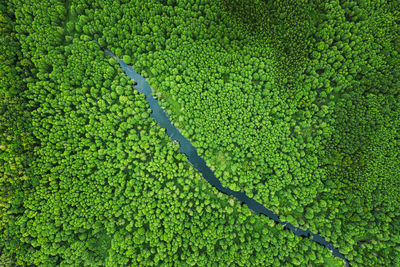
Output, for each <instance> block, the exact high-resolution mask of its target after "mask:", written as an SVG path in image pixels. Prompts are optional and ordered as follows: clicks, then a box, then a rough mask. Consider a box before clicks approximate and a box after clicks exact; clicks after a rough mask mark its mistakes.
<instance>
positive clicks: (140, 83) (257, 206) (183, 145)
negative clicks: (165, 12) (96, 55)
mask: <svg viewBox="0 0 400 267" xmlns="http://www.w3.org/2000/svg"><path fill="white" fill-rule="evenodd" d="M103 50H104V52H105V53H106V54H107V55H108V56H110V57H113V58H115V59H117V60H118V63H119V65H120V66H121V68H122V69H123V71H124V72H125V74H126V75H127V76H128V77H129V78H131V79H133V80H134V81H135V82H136V83H135V84H134V85H133V88H135V89H136V90H138V91H139V92H141V93H142V94H144V95H145V96H146V100H147V102H148V103H149V105H150V109H151V110H152V113H151V117H153V118H154V119H155V120H156V121H157V122H158V123H159V124H160V125H161V127H163V128H165V129H166V130H167V134H168V136H169V137H170V138H171V140H173V141H174V140H175V141H177V142H179V145H180V147H179V151H180V152H182V153H184V154H185V155H186V156H187V157H188V159H189V161H190V163H191V164H192V165H193V167H195V168H196V169H197V170H198V171H199V172H200V173H201V174H202V175H203V177H204V179H206V180H207V181H208V182H209V183H210V184H211V185H212V186H214V187H215V188H217V189H218V190H219V191H221V192H222V193H224V194H227V195H231V196H234V197H236V198H237V199H238V200H239V201H240V202H241V203H242V204H246V205H247V206H248V207H249V209H251V210H252V211H254V212H255V213H257V214H263V215H266V216H268V218H270V219H272V220H274V221H275V222H276V223H279V224H281V225H283V227H284V229H287V230H290V231H292V232H293V233H294V234H295V235H297V236H302V237H308V238H309V237H312V239H311V240H312V241H314V242H317V243H318V244H320V245H322V246H324V247H326V248H328V249H329V250H330V251H332V254H333V255H334V256H336V257H339V258H341V259H343V260H344V262H345V263H346V266H349V263H348V261H347V260H346V259H345V257H344V255H343V254H341V253H340V252H339V250H338V249H337V248H335V247H334V246H333V245H332V244H331V243H329V242H328V241H326V240H325V239H324V238H323V237H322V236H320V235H319V234H315V233H313V232H311V231H310V230H309V229H307V230H303V229H300V228H298V227H295V226H294V225H292V224H291V223H288V222H283V221H281V220H280V219H279V217H278V215H277V214H275V213H274V212H272V211H271V210H269V209H267V208H266V207H264V206H263V205H262V204H261V203H259V202H257V201H256V200H254V199H252V198H250V197H248V196H247V195H246V194H245V193H243V192H242V191H233V190H231V189H229V188H227V187H223V186H222V184H221V182H220V181H219V179H218V178H217V177H216V176H215V174H214V172H213V171H212V170H211V169H210V168H209V167H208V166H207V164H206V162H205V161H204V159H203V158H201V157H200V156H199V155H198V154H197V150H196V148H195V147H194V146H193V145H192V143H190V141H189V140H188V139H187V138H185V137H184V136H183V135H182V134H181V133H180V132H179V130H178V129H177V128H176V127H175V126H174V125H173V124H172V123H171V121H170V119H169V118H168V115H167V114H166V113H165V112H164V110H163V109H162V108H161V107H160V105H159V104H158V100H157V99H155V98H154V97H153V94H152V90H151V87H150V84H149V83H148V82H147V81H146V79H145V78H144V77H143V76H141V75H140V74H138V73H137V72H136V71H135V70H134V69H133V68H132V67H131V66H129V65H127V64H126V63H125V62H124V61H123V60H122V59H120V58H118V57H116V56H115V55H114V54H113V53H111V52H110V51H109V50H107V49H104V48H103Z"/></svg>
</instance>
